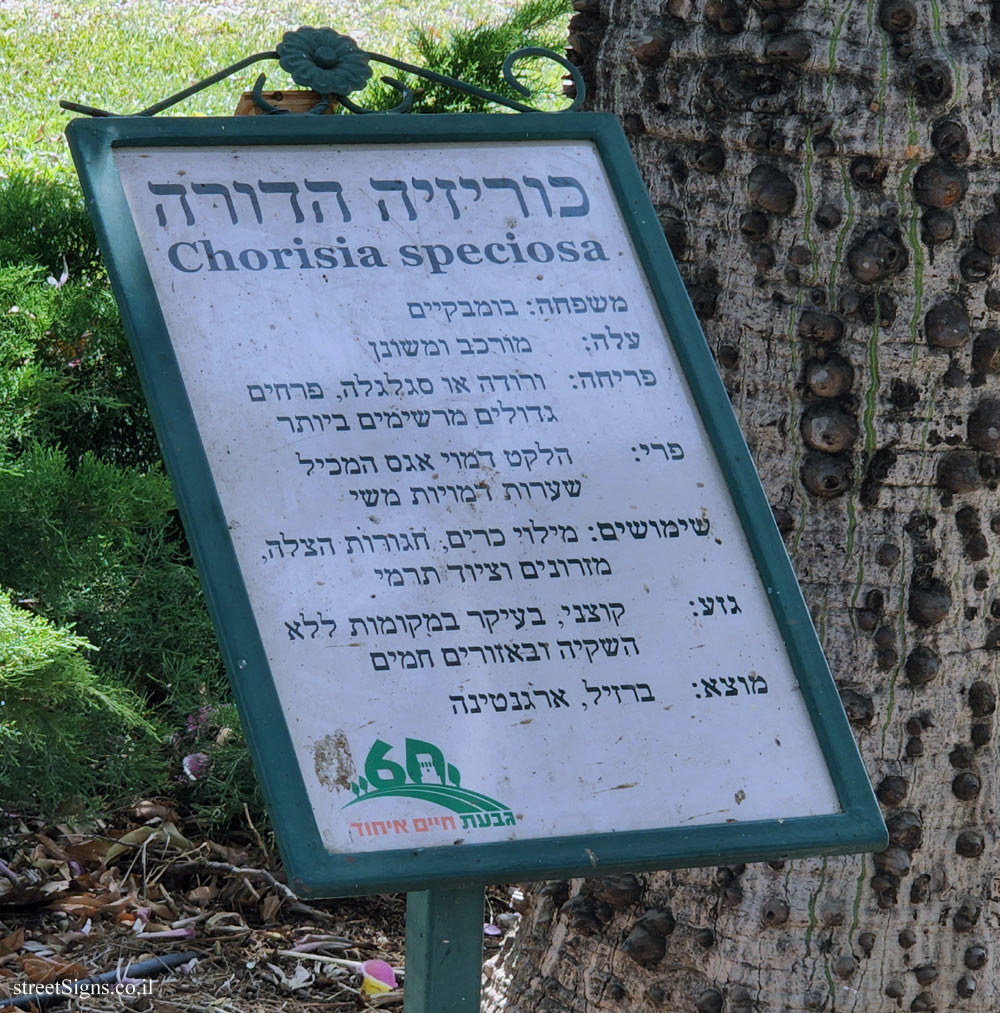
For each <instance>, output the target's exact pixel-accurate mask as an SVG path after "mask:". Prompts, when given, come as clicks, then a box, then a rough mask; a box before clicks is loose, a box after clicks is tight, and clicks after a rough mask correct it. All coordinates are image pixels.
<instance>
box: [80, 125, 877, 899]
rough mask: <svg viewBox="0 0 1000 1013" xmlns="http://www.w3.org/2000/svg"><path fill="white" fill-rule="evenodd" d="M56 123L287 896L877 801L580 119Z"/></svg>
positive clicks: (702, 378) (493, 873) (832, 841)
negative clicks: (249, 749)
mask: <svg viewBox="0 0 1000 1013" xmlns="http://www.w3.org/2000/svg"><path fill="white" fill-rule="evenodd" d="M394 122H395V124H396V125H393V124H392V123H386V122H385V121H384V120H383V121H382V122H379V123H376V124H372V123H371V122H370V121H368V120H365V121H357V120H355V121H351V120H348V119H346V118H344V117H332V118H328V119H326V120H325V121H323V122H320V123H316V122H315V121H313V122H308V123H305V124H303V122H301V121H299V122H296V123H294V124H290V123H289V122H288V119H284V120H283V119H282V118H274V119H269V120H264V121H260V120H258V121H254V122H250V121H233V120H223V121H211V120H208V121H206V120H201V121H176V120H175V121H160V122H149V121H145V122H140V123H137V122H135V121H103V122H101V121H98V122H81V121H78V122H77V123H74V124H73V125H71V130H70V137H71V141H72V142H73V146H74V151H75V154H76V157H77V161H78V165H79V167H80V169H81V175H82V177H83V179H84V182H85V185H86V186H87V189H88V193H89V196H90V199H91V202H92V205H93V207H94V210H95V214H96V216H97V218H98V222H99V225H100V226H101V229H102V238H103V240H104V242H105V248H106V250H107V252H108V254H109V259H110V261H111V265H112V273H113V276H114V278H115V282H116V287H117V291H118V294H119V298H120V300H121V302H122V303H123V309H124V311H125V315H126V321H127V323H128V324H129V325H130V328H129V329H130V331H131V333H132V337H133V341H134V344H135V347H136V353H137V360H138V362H139V364H140V369H141V371H142V373H143V378H144V382H145V384H146V386H147V391H148V394H149V398H150V403H151V408H152V410H153V413H154V417H155V418H156V420H157V423H158V429H159V432H160V435H161V439H162V441H163V443H164V451H165V455H166V456H167V459H168V463H169V464H170V465H171V472H172V475H173V478H174V481H175V484H176V486H177V488H178V495H179V499H180V501H181V505H182V508H183V510H184V513H185V518H186V524H187V527H188V530H189V535H190V537H191V540H192V543H193V544H194V546H195V551H196V555H197V556H198V561H199V563H200V566H201V570H202V574H203V580H204V581H205V584H206V591H207V594H208V597H209V600H210V604H211V605H212V609H213V614H214V617H215V620H216V623H217V626H218V629H219V633H220V640H221V642H222V644H223V649H224V653H225V654H226V658H227V663H228V665H229V667H230V671H231V676H232V680H233V683H234V688H235V690H236V693H237V697H238V700H239V702H240V706H241V711H242V713H243V716H244V721H245V723H246V724H247V725H248V733H249V736H250V740H251V743H252V745H253V748H254V752H255V757H256V760H257V763H258V769H259V770H260V772H261V776H262V781H263V783H264V786H265V790H266V792H267V794H268V796H269V802H270V803H271V805H272V808H273V810H274V816H275V823H276V829H277V831H278V833H279V837H280V838H281V841H282V845H283V850H284V853H285V857H286V861H287V862H288V863H289V865H290V866H291V867H292V869H293V873H294V876H295V879H296V882H297V884H298V885H299V886H300V888H306V889H308V888H310V887H311V888H312V889H313V890H314V891H319V892H334V893H337V892H340V893H343V892H350V891H351V890H360V889H368V890H369V891H371V890H373V889H375V888H384V887H387V886H395V887H397V888H404V887H406V886H408V885H409V886H414V885H423V886H426V885H427V882H428V880H432V881H449V880H451V881H458V880H462V879H469V878H476V877H478V878H479V879H480V880H485V879H491V878H494V879H504V878H511V877H513V876H515V875H522V876H524V875H528V874H535V873H536V872H538V871H557V870H558V871H563V872H566V873H570V872H573V871H584V870H588V871H593V869H594V868H598V869H602V870H604V869H610V868H617V867H643V866H645V867H655V866H657V865H661V866H663V865H679V864H696V863H697V862H699V861H717V860H719V856H720V855H724V854H733V855H743V856H745V857H762V856H764V855H768V856H773V855H776V854H779V853H780V854H794V853H816V852H819V851H847V850H861V849H864V848H868V847H873V846H875V845H876V844H878V842H879V840H880V837H881V835H882V834H883V833H884V830H883V828H882V825H881V818H880V816H879V815H878V810H877V806H876V805H875V802H874V799H873V798H872V796H871V790H870V786H869V785H868V782H867V778H866V776H865V773H864V770H863V767H862V766H861V762H860V759H859V758H858V755H857V750H856V748H855V746H854V742H853V739H852V737H851V734H850V730H849V728H848V726H847V723H846V719H845V718H844V715H843V711H842V709H841V707H840V704H839V700H838V699H837V696H836V691H835V689H834V687H833V684H832V680H831V678H830V674H829V671H828V669H827V667H826V664H825V661H824V660H823V656H822V652H821V650H820V649H819V645H818V643H817V641H816V637H815V633H814V632H813V630H812V627H811V625H810V623H809V618H808V614H807V612H806V610H805V607H804V605H803V603H802V600H801V596H800V594H799V592H798V587H797V585H796V583H795V580H794V576H793V574H792V571H791V568H790V565H789V563H788V560H787V557H786V556H785V554H784V550H783V547H782V545H781V541H780V538H779V537H778V535H777V532H776V531H775V529H774V525H773V522H772V521H771V518H770V513H769V511H768V509H767V503H766V500H765V499H764V496H763V493H762V490H761V489H760V486H759V482H758V480H757V478H756V475H755V473H754V471H753V468H752V464H751V463H750V460H749V456H748V454H747V451H746V448H745V445H744V444H743V442H742V440H741V439H740V437H739V432H738V428H737V427H736V424H735V421H734V419H733V417H732V413H731V410H730V408H729V405H728V401H727V399H726V398H725V394H724V391H723V390H722V387H721V384H720V383H719V380H718V377H717V376H716V375H715V372H714V369H713V367H712V363H711V359H710V356H709V355H708V352H707V348H706V347H705V345H704V339H703V338H702V337H701V334H700V331H699V329H698V327H697V323H696V322H695V320H694V317H693V315H692V313H691V309H690V305H689V303H688V302H687V299H686V296H685V295H684V293H683V288H682V287H681V285H680V282H679V279H678V278H677V275H676V268H675V267H674V265H673V261H672V259H671V258H670V254H669V251H668V249H667V247H666V245H665V244H664V242H663V240H662V235H661V234H660V233H659V232H658V231H657V226H656V222H655V217H653V215H652V211H651V208H650V207H649V205H648V199H647V198H646V197H645V194H644V192H643V191H642V190H641V187H640V185H639V184H638V181H637V176H636V174H635V169H634V166H633V165H632V164H631V160H630V158H629V156H628V153H627V148H626V146H625V143H624V139H623V138H622V136H621V133H620V130H619V129H618V127H617V124H616V123H615V121H614V120H613V119H612V118H611V117H604V116H590V115H583V114H578V115H564V116H558V115H555V116H552V115H549V116H517V117H505V116H494V117H419V118H416V117H415V118H410V119H408V120H405V121H404V122H400V121H399V120H396V121H394Z"/></svg>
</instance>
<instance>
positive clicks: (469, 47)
mask: <svg viewBox="0 0 1000 1013" xmlns="http://www.w3.org/2000/svg"><path fill="white" fill-rule="evenodd" d="M568 13H569V4H568V0H529V2H528V3H527V4H525V5H524V6H523V7H522V8H520V9H519V10H517V11H515V12H514V13H513V14H512V15H511V16H510V17H509V19H508V20H507V21H506V22H504V23H490V24H487V23H482V24H478V25H473V26H472V27H470V28H467V29H463V30H461V31H456V32H451V33H450V34H448V35H447V37H443V36H441V35H439V34H438V33H436V32H434V31H433V30H431V29H417V30H415V31H414V32H413V34H412V37H411V39H410V43H411V49H412V50H414V51H415V53H416V56H415V58H414V59H415V62H416V63H418V64H421V65H423V66H426V67H427V68H428V69H430V70H433V71H437V72H438V73H441V74H444V75H446V76H449V77H454V78H458V79H460V80H464V81H467V82H469V83H473V84H476V85H479V86H480V87H482V88H485V89H487V90H490V91H495V92H497V93H499V94H503V95H506V96H509V97H512V98H518V97H519V96H518V95H517V94H516V93H515V92H514V91H513V90H512V89H511V88H510V86H509V85H508V84H507V83H506V82H505V81H504V79H503V75H502V66H503V62H504V60H505V58H506V57H507V55H508V54H509V53H511V52H512V51H514V50H516V49H518V48H521V47H524V46H546V47H549V48H553V49H557V50H558V49H561V47H562V45H563V40H564V38H565V25H566V18H567V15H568ZM522 72H523V74H524V75H525V76H523V77H522V78H521V79H522V80H524V81H525V82H526V83H528V84H529V85H530V86H532V87H535V86H537V85H544V86H545V87H549V88H550V90H553V91H554V92H558V89H559V79H560V77H561V72H560V71H556V72H554V73H552V72H551V71H545V72H542V71H538V70H531V69H530V65H529V68H527V69H526V67H525V66H523V65H522V66H519V67H518V73H519V75H521V73H522ZM409 84H410V86H411V87H412V88H413V89H414V94H415V96H416V98H417V104H416V109H417V110H418V111H422V112H470V111H482V110H485V109H490V110H493V111H495V107H491V106H489V105H488V104H487V103H484V102H483V101H482V100H480V99H476V98H474V97H471V96H468V95H465V94H462V93H460V92H455V91H453V90H452V89H450V88H448V87H446V86H439V85H435V84H433V83H429V82H427V81H425V80H423V79H418V78H416V77H412V76H411V78H410V80H409ZM373 89H374V92H372V91H369V92H366V93H365V94H364V95H363V96H362V99H361V102H362V104H363V105H376V106H380V107H382V108H385V107H388V106H392V105H394V104H395V103H396V102H397V101H398V93H397V92H395V91H393V90H392V89H389V88H387V87H386V86H384V85H375V86H373ZM69 91H70V92H71V93H72V91H73V89H72V87H69ZM152 91H153V93H155V94H159V92H158V91H157V89H155V88H154V89H152ZM557 104H561V102H560V103H557ZM0 587H2V588H4V589H5V590H4V591H3V592H2V593H0V815H2V814H3V811H4V810H5V809H6V810H8V811H9V810H11V809H20V810H26V809H33V810H35V811H38V812H41V813H43V814H45V815H52V814H54V813H55V811H56V810H57V809H58V808H66V807H67V806H68V805H74V806H77V807H78V806H80V805H85V804H87V803H100V802H101V801H102V800H103V801H104V802H107V801H109V800H115V799H119V798H124V797H126V796H128V795H132V794H151V793H158V792H169V793H170V794H173V795H175V796H176V797H178V798H179V799H180V800H181V801H183V802H184V803H185V804H186V805H187V806H188V809H189V811H190V812H192V813H193V814H194V815H195V816H196V817H198V818H199V819H200V820H201V822H202V823H203V825H204V829H205V830H206V831H209V832H211V831H213V830H217V829H219V828H223V827H228V826H231V825H235V824H239V823H242V821H243V806H244V803H246V804H247V805H249V806H250V811H251V815H252V818H253V819H254V820H255V822H257V824H258V826H260V827H261V828H262V829H264V828H265V826H266V817H265V816H264V814H263V807H262V803H261V800H260V795H259V792H258V789H257V784H256V779H255V777H254V774H253V770H252V767H251V763H250V758H249V755H248V753H247V749H246V743H245V740H244V737H243V734H242V730H241V728H240V724H239V718H238V715H237V713H236V711H235V708H234V707H233V705H232V703H231V698H230V694H229V688H228V684H227V682H226V679H225V674H224V672H223V668H222V663H221V659H220V656H219V652H218V648H217V646H216V642H215V637H214V634H213V631H212V628H211V624H210V623H209V620H208V616H207V612H206V609H205V604H204V600H203V597H202V594H201V590H200V585H199V582H198V578H197V575H196V573H195V571H194V568H193V566H192V564H191V560H190V556H189V552H188V546H187V541H186V539H185V537H184V533H183V531H182V530H181V528H180V525H179V523H178V519H177V513H176V509H175V505H174V500H173V497H172V494H171V491H170V485H169V482H168V480H167V477H166V476H165V474H164V472H163V469H162V466H161V464H160V456H159V450H158V448H157V444H156V440H155V437H154V434H153V430H152V426H151V424H150V420H149V417H148V414H147V411H146V408H145V402H144V398H143V396H142V392H141V389H140V385H139V382H138V379H137V376H136V372H135V369H134V367H133V364H132V360H131V356H130V353H129V350H128V345H127V342H126V340H125V336H124V333H123V330H122V326H121V322H120V319H119V315H118V311H117V307H116V306H115V302H114V299H113V298H112V295H111V292H110V288H109V286H108V281H107V277H106V275H105V273H104V270H103V267H102V265H101V262H100V258H99V255H98V251H97V244H96V240H95V237H94V233H93V230H92V228H91V225H90V223H89V220H88V218H87V215H86V212H85V210H84V207H83V202H82V200H81V199H80V197H79V194H78V191H77V190H76V188H75V187H71V186H67V185H65V184H61V183H58V182H53V181H42V180H38V179H32V178H30V177H28V176H26V175H24V174H14V175H8V176H6V177H4V178H0ZM185 760H187V771H188V772H187V773H185V768H184V764H185ZM192 774H194V775H195V776H191V775H192Z"/></svg>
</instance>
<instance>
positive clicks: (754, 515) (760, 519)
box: [67, 113, 887, 897]
mask: <svg viewBox="0 0 1000 1013" xmlns="http://www.w3.org/2000/svg"><path fill="white" fill-rule="evenodd" d="M67 134H68V137H69V142H70V147H71V149H72V152H73V157H74V159H75V161H76V165H77V168H78V171H79V174H80V178H81V180H82V183H83V187H84V192H85V195H86V199H87V203H88V207H89V210H90V213H91V216H92V218H93V220H94V222H95V224H96V226H97V231H98V237H99V241H100V244H101V248H102V250H103V253H104V256H105V259H106V262H107V265H108V271H109V274H110V276H111V281H112V285H113V288H114V292H115V295H116V297H117V299H118V304H119V306H120V308H121V312H122V316H123V318H124V322H125V327H126V330H127V332H128V335H129V339H130V341H131V343H132V348H133V352H134V356H135V360H136V363H137V366H138V370H139V374H140V377H141V380H142V383H143V387H144V390H145V393H146V397H147V400H148V403H149V407H150V412H151V414H152V417H153V421H154V424H155V426H156V429H157V433H158V435H159V438H160V442H161V446H162V449H163V455H164V458H165V460H166V464H167V468H168V471H169V473H170V476H171V479H172V481H173V484H174V489H175V492H176V495H177V499H178V504H179V508H180V512H181V516H182V519H183V521H184V525H185V529H186V531H187V533H188V538H189V541H190V543H191V547H192V551H193V553H194V557H195V561H196V563H197V565H198V568H199V571H200V573H201V578H202V583H203V587H204V590H205V595H206V598H207V601H208V606H209V609H210V611H211V614H212V618H213V620H214V622H215V626H216V630H217V632H218V636H219V641H220V644H221V647H222V653H223V657H224V660H225V663H226V666H227V669H228V671H229V675H230V680H231V683H232V687H233V693H234V695H235V697H236V701H237V704H238V707H239V710H240V714H241V716H242V719H243V722H244V725H245V728H246V733H247V738H248V741H249V744H250V749H251V752H252V754H253V759H254V763H255V765H256V769H257V772H258V776H259V778H260V782H261V787H262V790H263V793H264V796H265V798H266V800H267V803H268V806H269V808H270V811H271V814H272V817H273V821H274V827H275V832H276V834H277V837H278V841H279V846H280V849H281V853H282V856H283V859H284V862H285V867H286V869H287V872H288V876H289V883H290V885H291V887H292V888H293V889H294V890H295V891H296V892H297V893H299V894H300V895H302V896H307V897H308V896H312V897H323V896H347V895H352V894H370V893H377V892H382V891H390V890H415V891H426V890H436V889H439V888H447V889H461V888H463V887H469V886H471V885H472V884H485V883H502V882H511V881H517V880H536V879H544V878H547V877H566V876H584V875H595V874H596V875H604V874H608V873H612V872H619V871H626V870H629V871H641V870H653V869H667V868H681V867H688V866H694V865H718V864H729V863H738V862H749V861H756V860H763V859H776V858H795V857H803V856H809V855H821V854H844V853H851V852H862V851H873V850H879V849H881V848H883V847H884V846H885V844H886V840H887V835H886V829H885V824H884V822H883V819H882V816H881V812H880V810H879V807H878V804H877V803H876V801H875V798H874V796H873V794H872V790H871V785H870V782H869V779H868V776H867V774H866V771H865V768H864V766H863V764H862V761H861V758H860V755H859V753H858V750H857V746H856V743H855V741H854V737H853V735H852V732H851V729H850V726H849V724H848V722H847V719H846V717H845V714H844V710H843V707H842V705H841V702H840V698H839V695H838V693H837V690H836V687H835V685H834V682H833V678H832V676H831V674H830V670H829V668H828V665H827V662H826V659H825V657H824V655H823V651H822V648H821V646H820V644H819V641H818V638H817V636H816V633H815V631H814V629H813V626H812V622H811V620H810V617H809V613H808V611H807V608H806V605H805V602H804V601H803V599H802V595H801V592H800V589H799V586H798V583H797V581H796V578H795V575H794V572H793V570H792V567H791V564H790V562H789V559H788V556H787V554H786V552H785V548H784V544H783V543H782V540H781V537H780V535H779V533H778V531H777V528H776V527H775V524H774V521H773V518H772V514H771V510H770V507H769V505H768V502H767V499H766V497H765V495H764V492H763V489H762V488H761V485H760V481H759V479H758V476H757V473H756V471H755V469H754V465H753V462H752V460H751V458H750V454H749V452H748V450H747V447H746V444H745V442H744V440H743V437H742V434H741V432H740V429H739V425H738V423H737V421H736V419H735V417H734V415H733V412H732V408H731V406H730V402H729V398H728V396H727V394H726V391H725V389H724V387H723V385H722V382H721V380H720V378H719V375H718V372H717V370H716V368H715V364H714V361H713V359H712V356H711V353H710V351H709V349H708V346H707V344H706V342H705V339H704V336H703V334H702V332H701V327H700V325H699V323H698V320H697V318H696V316H695V314H694V311H693V309H692V307H691V303H690V300H689V299H688V296H687V293H686V291H685V288H684V285H683V282H682V280H681V277H680V274H679V273H678V270H677V267H676V265H675V263H674V260H673V257H672V256H671V253H670V250H669V248H668V247H667V244H666V242H665V240H664V237H663V233H662V230H661V228H660V226H659V224H658V221H657V218H656V214H655V212H654V210H653V207H652V205H651V203H650V201H649V197H648V195H647V193H646V189H645V186H644V185H643V182H642V180H641V178H640V176H639V173H638V170H637V168H636V166H635V163H634V161H633V158H632V155H631V152H630V151H629V148H628V144H627V142H626V139H625V136H624V134H623V132H622V129H621V127H620V125H619V123H618V121H617V119H616V118H615V117H614V116H612V115H609V114H592V113H579V114H573V115H571V116H566V115H559V114H545V113H525V114H521V115H517V116H499V115H451V116H435V115H428V116H411V117H343V116H332V117H308V116H307V117H295V116H286V117H245V118H196V119H185V118H171V119H151V118H140V117H114V118H103V119H93V120H75V121H73V122H72V123H70V125H69V127H68V130H67ZM527 140H547V141H566V142H569V141H589V142H592V143H593V144H594V146H595V147H596V150H597V151H598V153H599V157H600V158H601V160H602V162H603V165H604V167H605V169H606V171H607V173H608V178H609V180H610V184H611V187H612V189H613V192H614V194H615V197H616V199H617V201H618V203H619V206H620V208H621V211H622V214H623V217H624V220H625V222H626V224H627V227H628V229H629V232H630V235H631V239H632V241H633V243H634V246H635V249H636V250H637V252H638V256H639V259H640V261H641V267H642V269H643V270H644V272H645V276H646V278H647V280H648V283H649V286H650V289H651V291H652V293H653V296H654V299H655V302H656V305H657V307H658V310H659V313H660V314H661V316H662V319H663V322H664V324H665V326H666V330H667V333H668V334H669V335H670V336H671V339H672V342H673V345H674V349H675V351H676V354H677V357H678V359H679V361H680V363H681V365H682V367H683V370H684V374H685V376H686V379H687V382H688V384H689V386H690V389H691V391H692V394H693V397H694V399H695V401H696V403H697V406H698V409H699V411H700V413H701V417H702V421H703V424H704V426H705V428H706V430H707V432H708V435H709V438H710V440H711V444H712V447H713V448H714V451H715V454H716V456H717V459H718V462H719V464H720V466H721V470H722V472H723V474H724V476H725V479H726V482H727V484H728V487H729V489H730V491H731V493H732V497H733V500H734V502H735V505H736V509H737V512H738V515H739V518H740V520H741V522H742V524H743V528H744V530H745V532H746V535H747V538H748V541H749V544H750V547H751V550H752V553H753V556H754V559H755V562H756V565H757V567H758V569H759V572H760V575H761V579H762V581H763V583H764V586H765V587H766V588H767V590H768V594H769V599H770V602H771V606H772V609H773V612H774V615H775V618H776V621H777V624H778V627H779V629H780V632H781V635H782V638H783V640H784V643H785V646H786V648H787V651H788V655H789V658H790V661H791V665H792V668H793V670H794V672H795V674H796V676H797V678H798V681H799V686H800V688H801V692H802V697H803V700H804V701H805V704H806V707H807V709H808V713H809V716H810V718H811V721H812V724H813V726H814V728H815V732H816V735H817V738H818V741H819V745H820V748H821V750H822V753H823V756H824V757H825V760H826V763H827V766H828V769H829V771H830V774H831V778H832V781H833V784H834V787H835V789H836V792H837V795H838V798H839V801H840V805H841V807H842V812H840V813H838V814H834V815H821V816H811V817H797V818H789V819H785V820H768V821H756V822H737V823H722V824H712V825H705V826H696V827H691V828H688V829H685V828H676V827H675V828H667V829H662V830H642V831H628V832H622V833H603V834H588V835H580V836H564V837H556V838H548V839H537V840H526V841H518V842H509V843H488V844H465V845H463V846H462V847H434V848H408V849H400V850H393V851H382V852H375V853H359V854H333V853H331V852H330V851H328V850H327V849H326V848H325V847H324V846H323V843H322V841H321V839H320V835H319V833H318V830H317V827H316V824H315V821H314V819H313V817H312V810H311V806H310V804H309V801H308V799H307V793H306V788H305V785H304V783H303V779H302V775H301V773H300V770H299V767H298V765H297V762H296V760H295V756H294V752H293V747H292V741H291V738H290V735H289V732H288V729H287V727H286V725H285V723H284V719H283V717H282V711H281V707H280V705H279V701H278V695H277V691H276V688H275V683H274V679H273V677H272V674H271V671H270V669H269V665H268V661H267V658H266V656H265V652H264V649H263V646H262V644H261V638H260V634H259V632H258V630H257V626H256V623H255V620H254V618H253V613H252V609H251V603H250V600H249V598H248V595H247V591H246V588H245V586H244V583H243V579H242V577H241V573H240V570H239V567H238V565H237V560H236V555H235V552H234V549H233V545H232V542H231V540H230V536H229V532H228V529H227V526H226V520H225V517H224V515H223V511H222V508H221V505H220V500H219V495H218V493H217V490H216V488H215V485H214V482H213V479H212V474H211V471H210V468H209V464H208V460H207V457H206V454H205V451H204V449H203V446H202V442H201V438H200V435H199V431H198V428H197V426H196V424H195V419H194V415H193V412H192V409H191V406H190V403H189V400H188V395H187V392H186V390H185V387H184V384H183V382H182V380H181V376H180V371H179V368H178V364H177V361H176V359H175V356H174V352H173V348H172V345H171V342H170V339H169V336H168V333H167V328H166V325H165V322H164V318H163V314H162V312H161V308H160V305H159V303H158V301H157V297H156V295H155V293H154V288H153V283H152V281H151V278H150V274H149V271H148V269H147V265H146V261H145V259H144V255H143V252H142V249H141V246H140V241H139V238H138V235H137V232H136V229H135V226H134V224H133V220H132V216H131V212H130V209H129V207H128V204H127V202H126V198H125V194H124V191H123V187H122V184H121V181H120V179H119V177H118V173H117V171H116V168H115V162H114V158H113V151H114V149H116V148H126V147H147V148H148V147H160V146H162V147H187V148H191V147H198V146H220V145H221V146H231V147H233V148H239V147H241V146H253V145H269V146H274V145H289V146H294V145H323V144H331V145H333V144H336V145H344V144H351V143H359V144H362V143H363V144H369V145H370V144H380V143H386V144H396V145H399V144H436V143H440V144H444V143H455V142H461V143H466V144H477V143H482V142H498V141H499V142H507V143H511V144H516V143H517V142H519V141H527Z"/></svg>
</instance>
